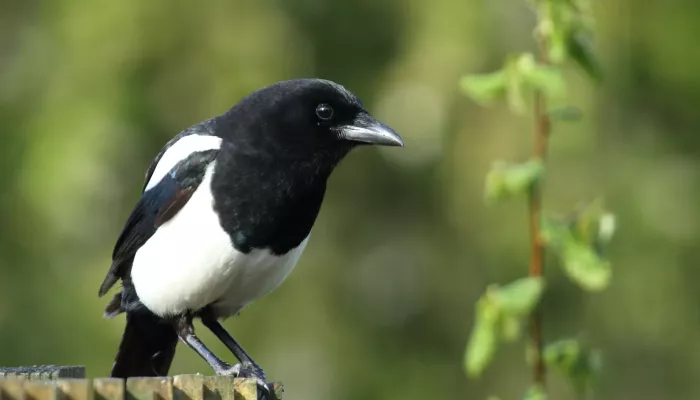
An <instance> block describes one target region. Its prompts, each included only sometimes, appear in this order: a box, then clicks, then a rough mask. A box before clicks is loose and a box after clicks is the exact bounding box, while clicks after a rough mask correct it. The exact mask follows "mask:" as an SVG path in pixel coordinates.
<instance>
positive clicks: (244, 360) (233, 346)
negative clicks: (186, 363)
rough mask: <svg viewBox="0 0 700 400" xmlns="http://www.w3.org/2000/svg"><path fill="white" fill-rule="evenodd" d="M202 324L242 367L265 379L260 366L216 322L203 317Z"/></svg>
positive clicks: (213, 319)
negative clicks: (249, 368)
mask: <svg viewBox="0 0 700 400" xmlns="http://www.w3.org/2000/svg"><path fill="white" fill-rule="evenodd" d="M202 323H203V324H204V326H206V327H207V328H209V330H211V331H212V332H213V333H214V335H216V337H217V338H219V340H221V342H223V343H224V345H226V347H228V349H229V350H231V353H233V355H234V356H236V358H238V359H239V360H240V361H241V364H243V365H244V366H250V367H251V368H252V369H253V370H255V372H256V373H257V375H259V376H260V377H261V378H263V379H265V372H263V370H262V368H260V366H259V365H258V364H256V363H255V361H253V359H252V358H251V357H250V356H249V355H248V353H246V352H245V350H243V347H241V345H240V344H238V342H237V341H236V339H234V338H233V336H231V334H229V333H228V332H227V331H226V329H225V328H224V327H223V326H222V325H221V323H220V322H219V321H218V320H216V319H215V318H211V317H208V316H205V317H203V318H202Z"/></svg>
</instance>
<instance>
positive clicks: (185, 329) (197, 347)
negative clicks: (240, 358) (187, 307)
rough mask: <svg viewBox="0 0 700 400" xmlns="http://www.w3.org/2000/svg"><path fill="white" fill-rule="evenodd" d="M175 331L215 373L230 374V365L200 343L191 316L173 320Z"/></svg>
mask: <svg viewBox="0 0 700 400" xmlns="http://www.w3.org/2000/svg"><path fill="white" fill-rule="evenodd" d="M174 326H175V332H177V335H178V337H180V340H182V341H183V342H185V344H187V345H188V346H189V347H190V348H191V349H192V350H194V351H196V352H197V354H199V356H200V357H202V358H203V359H204V361H206V362H207V364H209V366H211V367H212V368H213V369H214V372H216V374H217V375H231V372H230V371H231V369H232V368H233V367H231V365H229V364H228V363H226V362H224V361H222V360H221V359H220V358H219V357H217V356H216V355H215V354H214V353H212V352H211V350H209V349H208V348H207V346H205V345H204V343H202V341H201V340H199V338H198V337H197V336H195V334H194V326H193V325H192V317H190V316H185V315H183V316H181V317H178V318H177V319H176V320H175V321H174Z"/></svg>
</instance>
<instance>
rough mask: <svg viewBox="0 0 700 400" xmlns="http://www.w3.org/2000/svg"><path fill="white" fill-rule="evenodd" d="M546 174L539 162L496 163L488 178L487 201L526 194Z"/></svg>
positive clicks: (485, 194)
mask: <svg viewBox="0 0 700 400" xmlns="http://www.w3.org/2000/svg"><path fill="white" fill-rule="evenodd" d="M543 174H544V166H543V164H542V162H540V161H539V160H530V161H527V162H525V163H522V164H508V163H506V162H503V161H498V162H496V163H494V165H493V167H492V169H491V171H490V172H489V173H488V175H487V176H486V188H485V193H484V196H485V199H486V201H487V202H493V201H496V200H502V199H506V198H510V197H512V196H514V195H517V194H523V193H526V192H527V191H528V190H529V189H530V188H531V187H532V186H533V185H535V184H536V183H537V182H538V181H539V180H540V179H541V178H542V176H543Z"/></svg>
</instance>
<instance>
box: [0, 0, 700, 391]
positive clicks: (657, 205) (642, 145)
mask: <svg viewBox="0 0 700 400" xmlns="http://www.w3.org/2000/svg"><path fill="white" fill-rule="evenodd" d="M595 12H596V15H597V19H598V23H599V26H598V40H597V44H596V49H597V51H598V54H599V56H600V59H601V62H602V64H603V66H604V68H605V73H606V80H605V82H604V83H603V84H602V85H597V86H596V85H592V84H590V83H589V82H588V80H587V79H586V78H585V77H584V76H583V75H582V74H581V73H579V72H578V71H576V70H571V71H569V72H568V73H567V77H568V78H569V82H570V94H571V97H570V102H571V104H573V105H576V106H578V107H581V108H582V109H583V110H584V111H585V119H584V120H583V121H582V122H580V123H577V124H566V125H557V126H556V127H555V134H554V136H553V137H552V143H551V144H552V147H551V151H552V154H551V158H550V170H549V175H548V189H547V193H546V204H547V207H548V209H549V210H551V211H555V212H566V211H568V210H570V209H572V208H573V207H574V206H575V205H577V204H578V203H579V202H580V201H581V200H585V199H590V198H592V197H595V196H597V195H599V194H605V199H606V204H607V206H608V207H609V208H610V209H612V210H613V211H614V212H616V213H617V215H618V222H619V231H618V234H617V237H616V238H615V239H614V241H613V245H612V248H611V254H610V255H611V258H612V260H613V262H614V278H613V283H612V285H611V286H610V287H609V289H608V290H606V291H605V292H603V293H601V294H598V295H594V296H590V295H588V294H584V293H582V292H581V291H580V290H579V289H578V288H577V287H576V286H574V285H573V284H571V283H570V282H569V281H568V280H567V279H566V278H565V277H564V276H563V275H562V274H561V272H560V271H559V270H558V269H557V268H556V267H555V264H552V263H549V267H548V274H549V276H550V283H551V285H550V290H549V291H548V293H547V297H546V299H545V305H544V314H545V333H546V336H547V338H548V339H558V338H563V337H568V336H576V337H579V338H582V339H584V340H585V341H586V342H587V343H589V344H591V345H592V346H594V347H598V348H601V349H602V350H603V351H604V375H603V378H602V380H601V381H600V382H599V386H598V389H597V396H596V398H599V399H638V400H643V399H667V398H668V399H696V398H700V379H698V376H700V357H698V354H700V340H699V339H700V312H699V310H700V306H699V303H698V291H697V287H698V279H699V278H700V273H699V272H698V261H697V260H698V259H700V247H699V246H698V245H697V242H698V240H699V239H700V218H699V217H700V216H699V215H698V204H700V165H699V163H700V140H698V132H699V131H700V113H698V105H700V72H699V71H700V52H698V51H695V49H696V48H697V41H698V38H700V24H698V23H697V18H698V16H699V15H700V2H697V1H692V0H677V1H674V2H653V1H638V0H613V1H606V2H600V3H599V4H597V5H596V8H595ZM533 23H534V17H533V16H532V14H531V13H530V12H529V10H528V9H527V7H526V6H525V3H524V2H523V1H522V0H488V1H487V0H482V1H476V0H430V1H428V0H383V1H375V0H336V1H320V0H280V1H273V0H257V1H253V0H245V1H244V0H236V1H228V0H212V1H207V2H192V1H185V0H168V1H166V0H149V1H141V0H121V1H105V0H97V1H94V0H45V1H40V0H0V182H1V183H2V190H0V365H6V366H18V365H31V364H63V365H70V364H84V365H86V366H87V368H88V373H89V375H90V376H104V375H106V374H108V372H109V369H110V366H111V363H112V357H113V356H114V353H115V350H116V347H117V344H118V341H119V338H120V335H121V330H122V328H123V324H124V319H123V317H119V318H117V319H114V320H105V319H103V318H102V310H103V307H104V306H105V304H106V302H107V299H106V298H104V299H99V298H97V288H98V286H99V284H100V282H101V281H102V278H103V277H104V274H105V272H106V270H107V268H108V266H109V264H110V254H111V250H112V245H113V243H114V241H115V239H116V237H117V235H118V234H119V231H120V229H121V226H122V223H123V222H124V220H125V218H126V217H127V216H128V214H129V212H130V211H131V207H132V206H133V204H134V203H135V202H136V200H137V199H138V197H139V189H140V188H141V184H142V179H143V173H144V171H145V169H146V168H147V166H148V164H149V162H150V160H151V158H152V157H153V156H154V155H155V154H156V153H157V152H158V151H159V149H160V146H161V145H162V144H163V143H164V142H165V141H166V140H167V139H169V138H170V137H171V136H172V135H174V134H175V133H177V132H179V131H180V130H182V129H184V128H186V127H187V126H189V125H191V124H193V123H195V122H197V121H200V120H202V119H205V118H208V117H210V116H213V115H216V114H218V113H221V112H223V111H225V110H226V109H228V108H229V107H230V106H231V105H232V104H233V103H235V102H236V101H237V100H238V99H239V98H240V97H242V96H244V95H245V94H247V93H249V92H250V91H252V90H255V89H257V88H259V87H262V86H265V85H268V84H270V83H272V82H275V81H279V80H283V79H288V78H294V77H310V76H317V77H323V78H328V79H332V80H335V81H338V82H340V83H342V84H344V85H345V86H347V87H348V88H350V89H351V90H353V91H355V92H356V93H358V94H359V96H360V97H361V98H362V99H363V100H364V102H365V103H366V105H368V107H369V108H370V109H371V110H372V112H373V113H374V114H376V115H377V116H378V117H379V118H380V119H382V120H384V121H385V122H387V123H388V124H389V125H391V126H393V127H394V128H395V129H396V130H397V131H399V132H400V133H401V134H402V135H403V137H404V138H405V141H406V147H405V148H402V149H396V148H390V149H362V150H361V151H357V152H355V153H354V154H352V155H351V156H350V157H348V158H347V159H346V160H345V161H344V162H343V163H342V164H341V166H340V167H339V169H338V170H337V172H336V173H335V174H334V175H333V177H332V179H331V181H330V185H329V190H328V195H327V198H326V201H325V203H324V206H323V209H322V211H321V214H320V217H319V219H318V222H317V223H316V227H315V229H314V234H313V236H312V237H313V239H312V240H311V242H310V245H309V246H308V247H307V251H306V253H305V254H304V256H303V257H302V259H301V262H300V264H299V265H298V267H297V269H296V270H295V271H294V273H293V274H292V275H291V276H290V278H289V279H288V280H287V281H286V282H285V283H284V284H283V285H282V286H281V287H280V288H279V289H278V290H277V291H275V292H273V293H272V294H271V295H269V296H267V297H266V298H264V299H261V300H259V301H258V302H257V303H255V304H253V305H252V306H251V307H250V308H248V309H246V310H245V311H244V312H243V313H242V314H241V315H240V316H239V317H237V318H235V319H232V320H228V321H227V322H226V326H227V327H228V328H229V329H230V330H231V331H232V332H233V333H234V335H235V336H236V337H237V338H238V339H239V340H240V341H241V342H242V343H243V345H244V346H245V347H246V348H247V349H248V351H249V352H250V353H252V354H253V355H254V358H256V360H257V361H258V362H260V363H261V364H262V365H263V366H264V367H265V368H266V371H267V373H268V375H269V376H270V377H271V378H273V379H274V380H281V381H283V382H284V383H285V385H286V389H287V391H286V396H287V397H286V398H288V399H339V400H341V399H348V400H349V399H375V398H376V399H404V400H408V399H441V398H462V399H465V398H467V399H484V398H486V396H488V395H489V394H497V395H499V396H501V398H503V399H517V398H520V397H521V395H522V393H523V392H524V390H525V388H526V387H527V385H528V381H529V376H530V374H529V371H528V370H527V367H526V365H525V363H524V361H523V346H522V344H513V345H507V346H505V347H503V348H501V350H500V351H499V353H498V355H497V358H496V361H495V363H494V364H493V366H492V368H490V369H489V370H488V372H487V373H486V374H485V376H484V377H483V379H481V380H479V381H471V380H467V379H466V377H465V374H464V372H463V368H462V357H463V350H464V347H465V343H466V340H467V337H468V333H469V330H470V328H471V325H472V319H473V303H474V301H475V300H476V298H477V297H478V295H479V294H480V293H481V292H482V291H483V290H484V289H485V287H486V286H487V284H489V283H491V282H507V281H510V280H511V279H514V278H517V277H520V276H522V275H523V274H524V271H526V270H527V266H526V262H527V252H528V249H527V235H526V234H525V232H526V217H525V205H524V202H523V201H518V200H513V201H509V202H507V203H505V204H502V205H498V206H496V207H488V208H487V207H486V206H485V205H484V204H483V201H482V197H483V189H482V185H483V177H484V175H485V173H486V171H487V170H488V169H489V167H490V165H491V162H492V161H493V160H494V159H498V158H505V159H509V160H522V159H525V158H526V157H527V155H528V154H529V152H530V149H531V147H530V127H531V125H532V123H531V121H530V119H528V118H526V117H525V118H523V117H514V116H512V115H511V114H510V113H509V112H508V111H507V109H506V108H505V107H503V106H496V107H493V108H490V109H484V108H481V107H479V106H477V105H475V104H474V103H473V102H472V101H471V100H469V99H467V98H466V97H464V96H463V95H462V94H461V93H460V92H459V90H458V80H459V78H460V77H461V76H462V75H463V74H466V73H472V72H486V71H489V70H492V69H494V68H496V67H498V66H499V65H500V64H501V62H502V60H503V59H504V57H505V56H506V55H507V54H508V53H510V52H513V51H523V50H528V49H531V46H532V41H531V29H532V26H533ZM200 333H201V335H202V337H203V339H204V340H205V341H206V342H208V343H210V344H211V345H212V347H213V348H214V349H215V350H216V351H218V352H221V353H222V354H225V353H224V351H225V349H224V348H223V346H221V345H218V344H216V341H215V340H214V339H213V337H212V336H211V335H210V334H208V333H206V332H205V331H204V330H203V329H200ZM229 359H231V361H233V359H232V357H229ZM172 372H173V373H194V372H203V373H208V369H207V367H206V365H205V364H204V362H202V361H201V360H199V359H198V358H197V356H196V355H195V354H194V353H193V352H191V351H188V350H186V349H185V348H184V347H182V346H180V351H179V352H178V355H177V357H176V361H175V364H174V367H173V369H172ZM550 386H551V393H552V395H553V398H556V399H572V398H574V396H573V395H572V393H571V392H570V391H569V390H568V388H567V386H566V383H565V381H564V380H563V379H562V378H561V377H559V376H558V375H556V374H552V375H551V378H550Z"/></svg>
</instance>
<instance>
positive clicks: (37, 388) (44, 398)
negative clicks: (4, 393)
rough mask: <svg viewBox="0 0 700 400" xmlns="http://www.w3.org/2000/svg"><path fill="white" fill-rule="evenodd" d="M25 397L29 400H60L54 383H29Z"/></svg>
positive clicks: (25, 390) (25, 386)
mask: <svg viewBox="0 0 700 400" xmlns="http://www.w3.org/2000/svg"><path fill="white" fill-rule="evenodd" d="M24 395H25V398H26V399H27V400H58V387H57V386H56V382H52V381H28V382H25V384H24Z"/></svg>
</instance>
